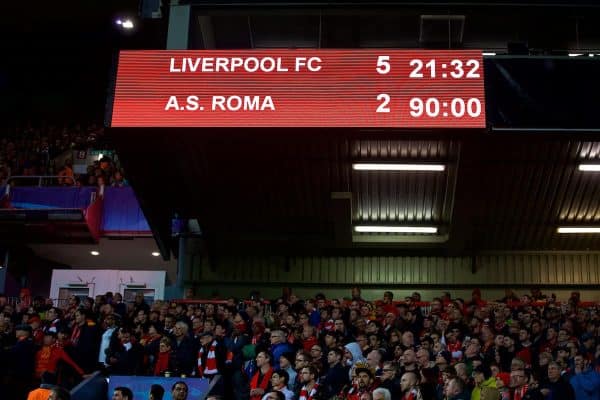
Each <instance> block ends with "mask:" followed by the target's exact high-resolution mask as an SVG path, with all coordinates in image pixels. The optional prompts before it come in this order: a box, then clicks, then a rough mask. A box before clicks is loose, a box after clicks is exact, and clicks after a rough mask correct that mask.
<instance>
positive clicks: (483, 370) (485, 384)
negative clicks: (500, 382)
mask: <svg viewBox="0 0 600 400" xmlns="http://www.w3.org/2000/svg"><path fill="white" fill-rule="evenodd" d="M473 378H474V381H475V387H474V388H473V391H472V392H471V400H497V399H498V398H499V397H500V392H499V391H498V389H497V387H496V378H494V377H493V376H492V370H491V369H490V367H488V366H487V365H485V364H482V365H479V366H478V367H476V368H475V369H473Z"/></svg>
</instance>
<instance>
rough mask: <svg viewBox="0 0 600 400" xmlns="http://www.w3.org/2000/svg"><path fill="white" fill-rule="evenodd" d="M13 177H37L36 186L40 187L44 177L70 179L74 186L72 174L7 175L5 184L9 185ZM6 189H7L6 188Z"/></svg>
mask: <svg viewBox="0 0 600 400" xmlns="http://www.w3.org/2000/svg"><path fill="white" fill-rule="evenodd" d="M15 179H37V180H38V184H37V186H38V187H42V180H44V179H70V180H71V181H72V184H71V186H75V178H74V177H72V176H63V175H13V176H9V177H8V179H7V180H6V186H7V188H8V186H10V181H12V180H15ZM7 190H8V189H7Z"/></svg>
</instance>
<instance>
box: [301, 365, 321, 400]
mask: <svg viewBox="0 0 600 400" xmlns="http://www.w3.org/2000/svg"><path fill="white" fill-rule="evenodd" d="M317 376H318V371H317V369H316V368H315V367H313V366H312V365H309V366H308V367H304V368H302V370H301V371H300V379H301V381H302V388H301V389H300V392H299V393H298V400H317V399H319V398H320V397H319V391H320V387H319V384H318V383H317Z"/></svg>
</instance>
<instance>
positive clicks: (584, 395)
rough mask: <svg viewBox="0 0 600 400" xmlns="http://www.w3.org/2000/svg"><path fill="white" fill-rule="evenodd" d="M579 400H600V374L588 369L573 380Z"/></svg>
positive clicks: (572, 383)
mask: <svg viewBox="0 0 600 400" xmlns="http://www.w3.org/2000/svg"><path fill="white" fill-rule="evenodd" d="M570 383H571V386H573V390H574V391H575V398H576V399H577V400H600V373H598V372H596V371H595V370H593V369H591V368H590V369H588V370H587V371H584V372H582V373H580V374H577V375H575V376H573V377H572V378H571V381H570Z"/></svg>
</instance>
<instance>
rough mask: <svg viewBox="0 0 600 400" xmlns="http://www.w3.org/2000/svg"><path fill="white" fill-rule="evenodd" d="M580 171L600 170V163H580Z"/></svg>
mask: <svg viewBox="0 0 600 400" xmlns="http://www.w3.org/2000/svg"><path fill="white" fill-rule="evenodd" d="M577 168H578V169H579V170H580V171H596V172H597V171H600V164H579V167H577Z"/></svg>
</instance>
